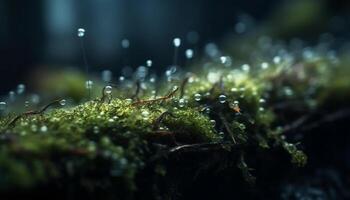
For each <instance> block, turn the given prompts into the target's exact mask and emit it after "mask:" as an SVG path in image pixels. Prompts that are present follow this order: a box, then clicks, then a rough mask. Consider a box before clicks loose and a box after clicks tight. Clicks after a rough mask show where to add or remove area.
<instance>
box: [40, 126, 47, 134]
mask: <svg viewBox="0 0 350 200" xmlns="http://www.w3.org/2000/svg"><path fill="white" fill-rule="evenodd" d="M40 131H41V132H43V133H45V132H47V126H45V125H43V126H41V127H40Z"/></svg>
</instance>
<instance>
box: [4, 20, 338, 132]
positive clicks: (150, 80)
mask: <svg viewBox="0 0 350 200" xmlns="http://www.w3.org/2000/svg"><path fill="white" fill-rule="evenodd" d="M243 28H245V27H244V24H243V25H242V23H241V22H239V23H238V24H237V25H236V29H237V30H236V32H237V33H239V34H241V33H242V32H244V30H242V29H243ZM77 36H78V38H79V39H80V40H81V42H82V43H83V42H84V41H83V38H84V37H85V36H86V31H85V29H84V28H79V29H78V30H77ZM327 36H328V37H330V36H329V35H326V36H324V35H323V36H320V38H323V43H322V42H320V44H319V46H322V45H324V43H328V41H327V40H325V39H324V38H327ZM198 40H199V34H198V33H197V32H195V31H191V32H189V33H188V34H187V36H186V42H187V43H188V44H189V46H191V48H187V49H185V50H184V56H185V58H186V61H190V60H193V59H194V56H195V55H197V54H199V53H198V52H195V50H194V49H197V48H196V47H197V46H196V45H197V42H198ZM183 43H184V42H183V40H181V38H179V37H176V38H174V39H173V40H172V46H173V48H174V61H173V63H172V64H171V65H170V66H169V67H166V70H165V78H166V80H167V81H168V82H172V81H173V80H176V79H177V80H178V79H180V78H181V76H180V75H181V73H182V74H183V71H181V67H180V65H179V64H178V62H179V58H178V57H179V56H178V53H179V50H180V48H181V47H182V45H183ZM187 43H186V44H187ZM257 46H258V49H259V50H260V52H265V54H264V55H259V52H253V53H254V54H255V55H259V56H260V57H261V58H265V59H260V63H256V62H253V61H250V64H248V63H244V62H242V61H241V60H238V59H237V60H234V59H233V58H232V57H231V56H228V55H225V54H223V53H222V51H221V50H220V49H219V48H218V46H217V45H216V44H215V43H212V42H210V43H207V44H206V45H205V46H204V53H203V56H201V57H205V58H206V60H205V62H204V63H202V66H203V68H204V69H206V68H207V66H210V65H213V64H214V65H213V66H218V65H219V66H222V67H224V68H226V69H232V70H233V71H235V72H237V71H239V72H240V73H250V71H251V70H252V69H254V70H256V69H257V68H258V70H268V69H269V68H270V66H276V65H281V66H292V64H293V62H294V61H295V60H296V59H297V58H296V55H297V54H300V53H301V57H302V58H303V59H305V60H316V59H319V58H320V57H321V55H320V54H319V52H318V51H317V48H311V47H304V46H303V42H302V41H301V40H298V39H295V40H292V41H291V42H290V44H289V46H288V45H284V46H283V45H281V44H274V43H273V42H272V39H271V38H270V37H268V36H261V37H260V38H259V39H258V43H257ZM121 47H122V49H128V48H129V47H130V41H129V40H128V39H122V40H121ZM83 51H85V49H84V50H83ZM253 53H252V54H253ZM180 55H181V54H180ZM266 55H269V56H266ZM271 55H273V56H271ZM326 57H327V58H329V59H330V60H331V61H332V62H338V58H337V55H336V52H335V51H333V50H329V51H327V52H326ZM261 60H263V61H261ZM186 63H187V62H186ZM153 66H154V63H153V61H152V60H151V59H146V61H145V63H144V64H142V65H140V66H139V67H137V68H136V70H133V69H132V68H131V67H130V66H125V67H124V68H122V70H121V75H120V76H119V77H118V78H117V81H118V83H120V84H124V85H129V87H133V83H134V81H132V80H129V79H133V78H136V79H137V80H139V81H140V82H141V87H143V89H147V86H148V85H153V87H154V90H152V94H156V90H155V83H156V80H157V75H155V74H156V73H153V74H152V73H150V72H151V71H152V67H153ZM86 67H89V66H86ZM199 71H200V70H199ZM218 71H219V70H215V68H214V69H213V70H209V72H208V73H207V77H206V78H207V81H208V82H210V83H213V84H214V83H216V82H218V81H219V79H220V76H221V74H220V73H219V72H218ZM87 75H88V74H87ZM88 77H89V75H88ZM231 78H232V77H231ZM101 79H102V81H103V82H105V83H106V84H107V86H105V88H104V94H105V95H111V94H112V90H113V86H112V84H110V83H112V82H113V73H112V71H110V70H103V71H102V72H101ZM191 81H193V79H191ZM191 81H189V82H191ZM85 87H86V89H87V90H91V89H92V88H93V81H92V80H90V79H88V80H87V81H86V82H85ZM244 89H245V88H232V89H231V91H232V92H237V91H238V90H240V91H244ZM25 90H26V86H25V85H24V84H19V85H18V86H17V88H16V90H15V91H10V92H9V95H8V98H7V101H0V114H2V113H5V112H6V110H7V107H8V103H12V102H14V101H15V100H16V96H19V97H20V96H24V93H25ZM283 91H284V94H285V95H286V96H292V95H293V91H292V89H291V88H289V87H286V88H284V90H283ZM202 95H203V94H199V93H196V94H194V96H193V99H194V100H195V101H197V102H199V101H201V99H202ZM39 102H40V96H39V95H37V94H32V95H31V96H30V100H26V101H25V102H24V106H25V107H29V105H30V104H33V105H37V104H39ZM218 102H219V103H222V104H224V103H226V102H227V96H226V95H225V94H220V95H219V96H218ZM265 102H266V99H264V98H262V99H260V100H259V103H261V105H263V104H265ZM186 103H187V99H186V98H181V99H179V100H178V107H180V108H182V107H184V106H185V105H186ZM59 104H60V105H61V106H65V105H66V104H67V101H66V100H65V99H62V100H60V101H59ZM238 104H239V102H238V100H235V101H234V102H233V103H232V105H233V106H238ZM259 110H260V111H263V110H264V108H263V107H260V108H259ZM205 112H206V113H209V112H210V108H206V109H205ZM148 115H149V113H148V111H144V112H142V116H144V117H145V118H147V116H148ZM210 123H211V125H212V126H213V127H215V125H216V122H215V120H211V121H210ZM43 130H46V129H45V127H44V128H43ZM96 131H97V128H96Z"/></svg>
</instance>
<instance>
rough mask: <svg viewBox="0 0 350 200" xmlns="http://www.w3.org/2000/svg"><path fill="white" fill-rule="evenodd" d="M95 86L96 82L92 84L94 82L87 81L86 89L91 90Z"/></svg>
mask: <svg viewBox="0 0 350 200" xmlns="http://www.w3.org/2000/svg"><path fill="white" fill-rule="evenodd" d="M93 84H94V82H92V80H87V81H86V82H85V87H86V89H91V88H92V85H93Z"/></svg>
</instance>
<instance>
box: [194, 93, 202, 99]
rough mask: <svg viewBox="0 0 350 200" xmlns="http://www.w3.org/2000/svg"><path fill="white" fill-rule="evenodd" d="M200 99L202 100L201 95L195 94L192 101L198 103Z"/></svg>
mask: <svg viewBox="0 0 350 200" xmlns="http://www.w3.org/2000/svg"><path fill="white" fill-rule="evenodd" d="M201 99H202V95H201V94H199V93H197V94H195V95H194V100H195V101H200V100H201Z"/></svg>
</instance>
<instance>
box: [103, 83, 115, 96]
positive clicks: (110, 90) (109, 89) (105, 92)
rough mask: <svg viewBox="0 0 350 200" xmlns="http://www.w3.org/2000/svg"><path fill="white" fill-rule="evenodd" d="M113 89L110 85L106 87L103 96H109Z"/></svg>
mask: <svg viewBox="0 0 350 200" xmlns="http://www.w3.org/2000/svg"><path fill="white" fill-rule="evenodd" d="M112 90H113V87H112V86H110V85H107V86H106V87H105V89H104V94H106V95H109V94H111V93H112Z"/></svg>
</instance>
